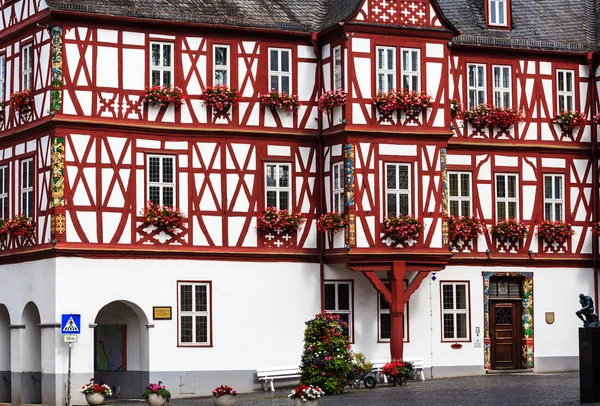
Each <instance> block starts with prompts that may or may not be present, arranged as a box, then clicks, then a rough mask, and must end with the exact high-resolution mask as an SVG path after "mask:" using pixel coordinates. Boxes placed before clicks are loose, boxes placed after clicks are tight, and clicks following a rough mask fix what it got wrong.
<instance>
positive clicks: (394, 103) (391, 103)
mask: <svg viewBox="0 0 600 406" xmlns="http://www.w3.org/2000/svg"><path fill="white" fill-rule="evenodd" d="M373 105H374V106H375V107H376V108H377V111H379V113H380V114H382V115H384V116H385V115H389V114H391V113H393V112H394V110H396V109H397V108H398V94H397V93H396V92H395V91H394V90H390V91H389V92H382V91H377V94H376V95H375V98H374V99H373Z"/></svg>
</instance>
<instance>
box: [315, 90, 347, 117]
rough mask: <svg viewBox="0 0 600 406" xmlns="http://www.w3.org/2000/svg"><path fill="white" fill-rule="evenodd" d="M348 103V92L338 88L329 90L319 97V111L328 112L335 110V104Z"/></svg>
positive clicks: (343, 104)
mask: <svg viewBox="0 0 600 406" xmlns="http://www.w3.org/2000/svg"><path fill="white" fill-rule="evenodd" d="M345 105H346V92H345V91H343V90H341V89H337V90H328V91H326V92H325V93H323V94H322V95H321V96H320V97H319V111H321V112H324V113H327V112H330V111H331V110H333V108H334V107H335V106H345Z"/></svg>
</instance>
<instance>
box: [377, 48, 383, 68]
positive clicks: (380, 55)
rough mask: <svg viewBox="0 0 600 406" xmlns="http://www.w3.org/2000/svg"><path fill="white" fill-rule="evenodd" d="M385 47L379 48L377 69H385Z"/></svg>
mask: <svg viewBox="0 0 600 406" xmlns="http://www.w3.org/2000/svg"><path fill="white" fill-rule="evenodd" d="M383 52H384V50H383V48H378V49H377V69H383Z"/></svg>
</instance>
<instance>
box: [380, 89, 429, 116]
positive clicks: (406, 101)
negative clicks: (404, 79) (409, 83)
mask: <svg viewBox="0 0 600 406" xmlns="http://www.w3.org/2000/svg"><path fill="white" fill-rule="evenodd" d="M432 104H433V97H432V96H431V95H429V94H428V93H427V92H425V91H423V92H417V91H414V90H404V89H403V90H400V91H398V92H396V91H394V90H390V91H389V92H382V91H378V92H377V95H376V96H375V98H374V99H373V105H375V107H376V108H377V111H379V113H380V114H382V115H383V116H389V115H390V114H391V113H392V112H393V111H394V110H400V111H403V112H404V113H406V114H407V115H410V116H416V115H419V114H421V113H422V112H423V111H425V110H427V109H428V108H430V107H431V106H432Z"/></svg>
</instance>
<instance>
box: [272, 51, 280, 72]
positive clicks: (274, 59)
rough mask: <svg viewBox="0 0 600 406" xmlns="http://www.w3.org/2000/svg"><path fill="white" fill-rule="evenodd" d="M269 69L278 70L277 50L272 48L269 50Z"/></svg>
mask: <svg viewBox="0 0 600 406" xmlns="http://www.w3.org/2000/svg"><path fill="white" fill-rule="evenodd" d="M271 71H273V72H278V71H279V52H277V51H276V50H274V49H272V50H271Z"/></svg>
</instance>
